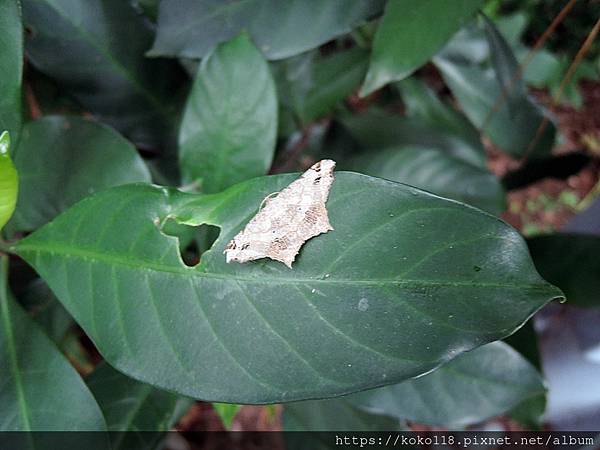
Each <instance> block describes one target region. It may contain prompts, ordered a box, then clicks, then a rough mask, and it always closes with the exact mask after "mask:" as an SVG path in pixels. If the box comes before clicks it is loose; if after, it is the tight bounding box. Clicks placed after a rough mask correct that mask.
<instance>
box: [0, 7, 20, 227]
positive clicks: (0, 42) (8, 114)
mask: <svg viewBox="0 0 600 450" xmlns="http://www.w3.org/2000/svg"><path fill="white" fill-rule="evenodd" d="M0 30H1V33H2V37H1V38H0V67H1V68H2V76H0V131H3V130H8V131H9V132H10V135H11V136H12V138H13V140H14V141H15V142H16V141H17V140H18V136H19V130H20V128H21V80H22V78H23V25H22V23H21V5H20V3H19V1H18V0H2V1H0ZM0 228H1V227H0Z"/></svg>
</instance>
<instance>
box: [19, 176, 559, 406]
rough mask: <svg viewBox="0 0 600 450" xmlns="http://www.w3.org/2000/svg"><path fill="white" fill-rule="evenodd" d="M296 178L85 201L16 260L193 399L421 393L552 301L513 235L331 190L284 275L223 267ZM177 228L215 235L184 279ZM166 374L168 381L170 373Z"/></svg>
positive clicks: (343, 186)
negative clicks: (401, 387) (466, 355)
mask: <svg viewBox="0 0 600 450" xmlns="http://www.w3.org/2000/svg"><path fill="white" fill-rule="evenodd" d="M294 179H295V175H291V174H288V175H280V176H273V177H263V178H257V179H254V180H250V181H247V182H244V183H240V184H237V185H235V186H233V187H231V188H230V189H228V190H226V191H224V192H222V193H220V194H213V195H199V194H195V195H194V194H183V193H180V192H178V191H175V190H169V189H166V188H159V187H152V186H146V185H130V186H123V187H117V188H113V189H110V190H107V191H103V192H102V193H98V194H96V195H95V196H92V197H89V198H88V199H85V200H83V201H82V202H80V203H79V204H77V205H76V206H74V207H73V208H71V209H70V210H69V211H67V212H65V213H64V214H62V215H61V216H60V217H58V218H56V219H55V220H54V221H52V222H51V223H50V224H48V225H46V226H44V227H43V228H41V229H39V230H37V231H36V232H35V233H33V234H31V235H30V236H28V237H27V238H25V239H23V240H22V241H20V242H19V243H17V244H16V246H15V250H16V251H17V252H18V254H19V255H21V256H22V257H23V258H25V259H26V260H27V261H28V262H29V263H30V264H31V265H33V267H34V268H35V269H36V270H37V271H38V272H39V273H40V275H41V276H42V277H43V278H44V279H45V280H46V281H47V282H48V284H49V285H50V287H51V288H52V290H53V291H54V292H55V293H56V295H57V297H58V298H59V299H60V300H61V302H62V303H63V304H64V305H65V306H66V308H67V309H68V310H69V312H70V313H71V314H72V315H73V317H74V318H75V319H76V320H77V322H78V323H79V324H80V325H81V326H82V327H83V328H84V329H85V331H86V333H88V335H90V337H91V338H92V339H93V341H94V343H95V344H96V345H97V347H98V349H99V350H100V352H101V353H102V354H103V355H104V356H105V358H106V359H107V361H108V362H109V363H110V364H111V365H113V366H114V367H116V368H118V369H119V370H120V371H122V372H124V373H126V374H128V375H130V376H132V377H135V378H138V379H140V380H142V381H145V382H148V383H151V384H154V385H157V386H159V387H163V388H166V389H170V390H174V391H177V392H180V393H182V394H185V395H189V396H192V397H196V398H200V399H205V400H210V401H221V402H231V403H272V402H283V401H292V400H298V399H309V398H320V397H327V396H335V395H341V394H345V393H350V392H354V391H358V390H362V389H366V388H369V387H376V386H381V385H385V384H393V383H398V382H400V381H403V380H405V379H407V378H410V377H414V376H417V375H419V374H422V373H424V372H427V371H428V370H431V369H433V368H434V367H436V366H438V365H439V364H441V363H443V362H445V361H448V360H449V359H451V358H453V357H455V356H457V355H458V354H460V353H461V352H463V351H466V350H469V349H471V348H474V347H477V346H480V345H483V344H485V343H487V342H490V341H494V340H496V339H499V338H502V337H504V336H506V335H508V334H510V333H511V332H513V331H514V330H515V329H516V328H517V327H518V326H519V325H521V324H522V323H523V321H524V320H526V319H527V318H528V317H529V316H530V315H531V314H533V313H534V312H535V311H537V310H538V309H539V308H540V307H541V306H542V305H544V304H545V303H547V302H548V301H550V300H551V299H553V298H561V295H562V294H561V292H560V291H559V290H558V289H557V288H554V287H553V286H551V285H549V284H547V283H546V282H545V281H543V280H542V279H541V278H540V277H539V276H538V274H537V273H536V272H535V270H534V267H533V264H532V262H531V260H530V259H529V255H528V252H527V247H526V245H525V243H524V241H523V240H522V238H521V237H520V235H519V234H518V233H517V232H516V231H515V230H513V229H512V228H510V227H509V226H508V225H506V224H505V223H504V222H502V221H500V220H498V219H497V218H495V217H493V216H490V215H488V214H485V213H482V212H481V211H479V210H476V209H473V208H470V207H467V206H464V205H462V204H460V203H456V202H453V201H449V200H445V199H442V198H439V197H436V196H433V195H431V194H428V193H426V192H423V191H420V190H417V189H414V188H412V187H409V186H405V185H402V184H397V183H393V182H387V181H384V180H380V179H377V178H371V177H367V176H364V175H358V174H352V173H343V172H341V173H338V174H337V175H336V181H335V182H334V184H333V187H332V191H331V196H330V200H329V202H328V204H327V207H328V210H329V217H330V219H331V223H332V224H333V227H334V228H335V231H333V232H330V233H327V234H325V235H322V236H319V237H317V238H314V239H311V240H310V241H309V242H307V243H306V244H305V245H304V248H303V249H302V252H301V254H300V256H299V258H298V260H297V262H296V263H294V268H293V269H292V270H290V269H288V268H287V267H285V266H284V265H283V264H281V263H278V262H275V261H271V260H260V261H257V262H254V263H249V264H238V263H232V264H227V263H226V262H225V257H224V256H223V249H224V248H225V245H226V243H227V242H228V241H229V240H230V239H231V238H232V237H233V236H234V234H236V233H238V232H239V230H240V229H241V227H242V226H243V225H244V224H245V223H246V222H247V221H248V220H249V218H250V217H251V216H253V215H254V214H255V213H256V211H257V209H258V207H259V205H260V203H261V201H262V200H263V199H264V198H265V197H266V196H267V195H268V194H270V193H273V192H278V191H280V190H281V189H282V188H283V187H285V186H286V185H288V184H289V183H290V182H291V181H292V180H294ZM167 218H173V219H175V220H177V221H179V222H181V223H184V224H187V225H200V224H203V223H207V224H212V225H217V226H219V227H221V234H220V236H219V238H218V239H217V241H216V242H215V244H214V246H213V248H212V249H211V250H209V251H207V252H205V253H204V254H203V255H202V259H201V262H200V264H199V265H198V266H196V267H188V266H186V265H184V264H183V262H182V261H181V258H180V256H179V253H178V245H177V239H176V238H173V237H171V236H167V235H165V234H163V233H161V230H160V223H163V222H164V221H165V220H166V219H167ZM165 368H168V369H167V370H165Z"/></svg>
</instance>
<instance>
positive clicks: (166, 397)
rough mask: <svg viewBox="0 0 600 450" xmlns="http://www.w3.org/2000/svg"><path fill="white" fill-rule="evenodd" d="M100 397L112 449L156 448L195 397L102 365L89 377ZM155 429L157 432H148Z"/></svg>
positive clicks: (90, 383)
mask: <svg viewBox="0 0 600 450" xmlns="http://www.w3.org/2000/svg"><path fill="white" fill-rule="evenodd" d="M86 381H87V385H88V387H89V388H90V390H91V391H92V393H93V394H94V397H96V400H97V401H98V404H99V405H100V408H101V409H102V412H103V413H104V418H105V419H106V426H107V429H108V431H128V432H129V433H112V434H110V438H111V444H112V449H113V450H117V449H127V450H132V449H138V448H139V449H148V448H153V447H154V446H155V445H156V444H157V443H158V442H159V441H160V440H161V439H162V438H163V437H164V434H163V433H160V432H161V431H162V432H166V431H168V430H170V429H171V428H172V427H173V425H175V423H176V422H177V420H179V418H180V417H181V416H182V415H183V414H184V413H185V412H186V410H187V409H189V407H190V406H191V404H192V400H190V399H186V398H182V397H179V396H177V395H175V394H171V393H169V392H166V391H161V390H159V389H156V388H155V387H152V386H150V385H149V384H144V383H140V382H139V381H135V380H133V379H131V378H129V377H126V376H125V375H123V374H121V373H119V372H117V371H116V370H115V369H113V368H112V367H110V365H108V364H106V363H102V364H100V365H99V366H98V367H96V369H95V370H94V372H92V374H91V375H90V376H89V377H88V378H87V380H86ZM145 431H146V432H148V431H154V432H155V433H144V432H145Z"/></svg>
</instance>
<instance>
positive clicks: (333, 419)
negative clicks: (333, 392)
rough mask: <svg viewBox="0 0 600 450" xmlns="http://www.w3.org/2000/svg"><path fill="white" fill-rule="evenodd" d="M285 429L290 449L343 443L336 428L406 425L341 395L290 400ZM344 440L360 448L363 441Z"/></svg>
mask: <svg viewBox="0 0 600 450" xmlns="http://www.w3.org/2000/svg"><path fill="white" fill-rule="evenodd" d="M283 430H284V431H285V432H286V433H285V434H284V439H285V447H286V449H288V450H304V449H306V448H311V449H314V450H326V449H330V450H331V449H335V448H339V447H340V442H338V441H337V439H335V437H334V438H333V439H332V435H331V432H332V431H363V432H368V431H401V430H402V427H401V424H400V423H399V421H398V420H396V419H393V418H391V417H386V416H381V415H376V414H371V413H368V412H366V411H361V410H360V409H358V408H356V407H355V406H353V405H352V404H351V403H349V402H348V401H346V399H344V398H340V399H333V400H317V401H308V402H297V403H288V404H286V405H285V406H284V408H283ZM290 431H297V432H298V431H310V432H311V433H290ZM318 431H322V433H318ZM336 437H337V436H336ZM343 437H345V436H343ZM343 437H342V438H343ZM350 439H351V438H350ZM344 444H346V445H344V447H346V448H349V449H355V448H360V446H359V445H348V444H352V442H351V441H350V442H345V443H344ZM363 447H364V445H363Z"/></svg>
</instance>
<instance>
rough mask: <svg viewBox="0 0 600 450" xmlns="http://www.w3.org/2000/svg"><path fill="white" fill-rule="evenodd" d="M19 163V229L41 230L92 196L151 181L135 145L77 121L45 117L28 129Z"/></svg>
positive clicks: (101, 127)
mask: <svg viewBox="0 0 600 450" xmlns="http://www.w3.org/2000/svg"><path fill="white" fill-rule="evenodd" d="M15 165H16V167H17V170H18V171H19V174H20V184H19V199H18V202H17V209H16V211H15V215H14V218H13V220H12V221H11V225H12V226H13V228H15V229H17V230H27V231H29V230H33V229H35V228H38V227H39V226H40V225H43V224H45V223H46V222H48V221H49V220H51V219H53V218H54V217H55V216H56V215H57V214H59V213H60V212H62V211H63V210H65V209H66V208H68V207H69V206H71V205H72V204H73V203H75V202H77V201H78V200H81V199H82V198H83V197H85V196H87V195H89V194H91V193H93V192H96V191H99V190H102V189H105V188H107V187H110V186H116V185H119V184H126V183H133V182H136V181H150V173H149V171H148V169H147V168H146V166H145V164H144V162H143V161H142V159H141V158H140V156H139V155H138V153H137V151H136V149H135V147H133V145H131V144H130V143H129V142H127V140H125V139H124V138H123V137H122V136H120V135H119V134H118V133H116V132H115V131H114V130H112V129H111V128H109V127H107V126H105V125H101V124H98V123H95V122H90V121H88V120H85V119H81V118H78V117H65V116H46V117H44V118H42V119H39V120H36V121H34V122H29V123H28V124H27V125H25V127H23V133H22V138H21V144H20V145H19V148H18V151H17V153H16V155H15Z"/></svg>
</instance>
